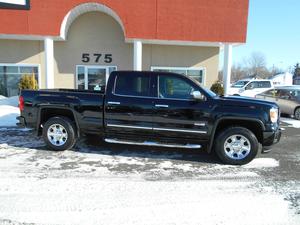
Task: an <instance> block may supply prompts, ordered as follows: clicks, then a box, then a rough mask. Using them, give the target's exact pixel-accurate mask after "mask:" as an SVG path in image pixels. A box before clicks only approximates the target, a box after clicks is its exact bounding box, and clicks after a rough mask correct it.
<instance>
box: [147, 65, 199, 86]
mask: <svg viewBox="0 0 300 225" xmlns="http://www.w3.org/2000/svg"><path fill="white" fill-rule="evenodd" d="M152 71H155V72H171V73H177V74H183V75H186V76H189V77H191V78H193V79H195V80H197V81H198V82H199V83H200V84H203V83H204V69H202V68H199V69H198V68H185V67H152Z"/></svg>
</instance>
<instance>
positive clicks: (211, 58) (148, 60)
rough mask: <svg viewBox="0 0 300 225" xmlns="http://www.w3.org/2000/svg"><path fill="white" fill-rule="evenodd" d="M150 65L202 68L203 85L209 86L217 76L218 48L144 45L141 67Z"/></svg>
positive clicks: (147, 67)
mask: <svg viewBox="0 0 300 225" xmlns="http://www.w3.org/2000/svg"><path fill="white" fill-rule="evenodd" d="M151 66H162V67H200V68H204V69H205V74H204V85H205V86H207V87H210V86H211V85H212V83H213V82H214V81H216V80H217V77H218V66H219V48H217V47H192V46H172V45H144V46H143V68H144V69H150V68H151Z"/></svg>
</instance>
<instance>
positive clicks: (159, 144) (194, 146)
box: [104, 138, 201, 149]
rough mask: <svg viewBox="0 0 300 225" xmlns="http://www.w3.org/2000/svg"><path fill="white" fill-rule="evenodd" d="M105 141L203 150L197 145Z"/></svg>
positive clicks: (108, 140) (107, 140)
mask: <svg viewBox="0 0 300 225" xmlns="http://www.w3.org/2000/svg"><path fill="white" fill-rule="evenodd" d="M104 140H105V142H107V143H111V144H124V145H143V146H155V147H167V148H188V149H196V148H201V145H196V144H187V145H179V144H163V143H158V142H151V141H145V142H134V141H124V140H118V139H109V138H106V139H104Z"/></svg>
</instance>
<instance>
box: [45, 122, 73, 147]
mask: <svg viewBox="0 0 300 225" xmlns="http://www.w3.org/2000/svg"><path fill="white" fill-rule="evenodd" d="M43 138H44V141H45V143H46V144H47V146H48V147H49V148H50V149H51V150H54V151H63V150H68V149H71V148H72V147H74V145H75V144H76V141H77V135H76V128H75V126H74V123H73V122H72V121H71V120H70V119H69V118H66V117H52V118H50V119H49V120H48V121H47V122H46V123H45V124H44V127H43Z"/></svg>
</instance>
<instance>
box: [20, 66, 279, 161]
mask: <svg viewBox="0 0 300 225" xmlns="http://www.w3.org/2000/svg"><path fill="white" fill-rule="evenodd" d="M19 105H20V110H21V116H20V117H18V119H19V121H20V123H19V124H18V125H20V126H27V127H30V128H34V129H36V131H37V134H38V135H42V136H43V138H44V141H45V143H46V144H47V145H48V147H49V148H50V149H53V150H66V149H70V148H72V147H73V146H74V145H75V143H76V141H77V139H78V138H80V137H81V136H82V135H83V134H96V135H99V137H101V138H103V139H104V140H105V141H106V142H108V143H116V144H134V145H145V146H162V147H173V148H188V149H192V148H194V149H200V148H203V149H206V150H207V151H208V152H212V151H215V152H216V153H217V155H218V156H219V158H220V159H221V160H222V161H223V162H224V163H228V164H238V165H241V164H246V163H248V162H250V161H251V160H252V159H253V158H255V156H256V155H257V153H258V151H259V149H260V148H259V145H260V144H262V146H264V148H263V151H264V152H266V151H269V148H270V146H271V145H273V144H275V143H277V142H278V141H279V140H280V136H281V132H280V128H279V115H278V106H277V105H276V104H275V103H271V102H267V101H259V100H255V99H253V100H252V99H244V98H241V97H221V96H217V95H216V94H214V93H213V92H211V91H210V90H207V89H205V88H203V87H201V86H200V84H199V83H198V82H197V81H195V80H192V79H191V78H189V77H187V76H185V75H180V74H175V73H166V72H133V71H127V72H126V71H123V72H121V71H116V72H112V73H111V74H110V77H109V79H108V84H107V87H106V90H105V92H104V91H102V92H101V91H98V92H97V91H82V90H67V89H59V90H39V91H32V90H22V91H21V95H20V103H19Z"/></svg>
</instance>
